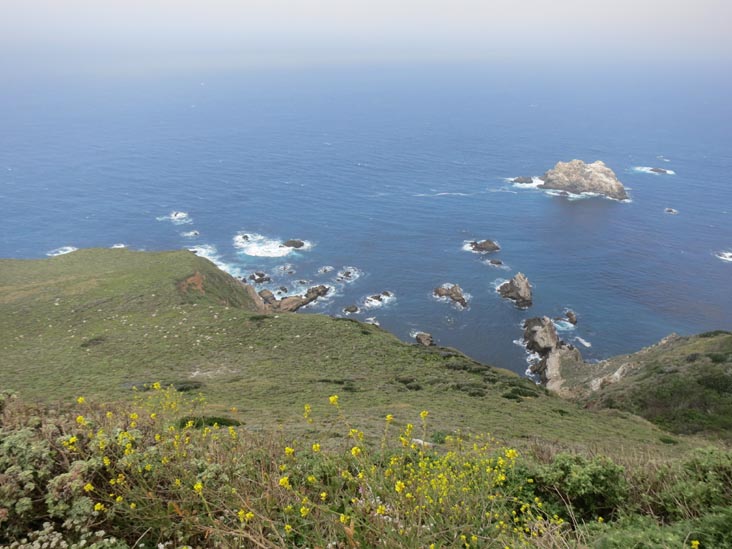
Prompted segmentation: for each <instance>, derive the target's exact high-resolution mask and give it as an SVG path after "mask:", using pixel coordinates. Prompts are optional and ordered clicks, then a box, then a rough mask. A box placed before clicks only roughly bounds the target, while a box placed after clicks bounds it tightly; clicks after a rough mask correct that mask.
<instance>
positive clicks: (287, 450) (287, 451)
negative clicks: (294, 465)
mask: <svg viewBox="0 0 732 549" xmlns="http://www.w3.org/2000/svg"><path fill="white" fill-rule="evenodd" d="M294 453H295V449H294V448H290V447H289V446H286V447H285V455H286V456H291V455H293V454H294Z"/></svg>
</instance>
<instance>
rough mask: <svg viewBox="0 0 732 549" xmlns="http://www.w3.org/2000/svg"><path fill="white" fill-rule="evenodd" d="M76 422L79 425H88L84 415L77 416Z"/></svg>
mask: <svg viewBox="0 0 732 549" xmlns="http://www.w3.org/2000/svg"><path fill="white" fill-rule="evenodd" d="M76 423H78V424H79V425H82V426H83V425H86V418H84V416H76Z"/></svg>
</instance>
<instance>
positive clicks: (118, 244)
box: [110, 242, 127, 250]
mask: <svg viewBox="0 0 732 549" xmlns="http://www.w3.org/2000/svg"><path fill="white" fill-rule="evenodd" d="M126 247H127V244H123V243H122V242H118V243H117V244H112V245H111V246H110V248H112V249H113V250H118V249H120V248H126Z"/></svg>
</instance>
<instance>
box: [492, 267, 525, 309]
mask: <svg viewBox="0 0 732 549" xmlns="http://www.w3.org/2000/svg"><path fill="white" fill-rule="evenodd" d="M498 293H499V294H501V296H502V297H505V298H506V299H510V300H512V301H514V302H515V303H516V306H517V307H519V308H520V309H527V308H529V307H531V304H532V303H533V295H532V292H531V284H529V279H528V278H526V275H524V274H523V273H518V274H517V275H516V276H514V277H513V278H512V279H511V280H509V281H508V282H504V283H503V284H501V285H500V286H499V287H498Z"/></svg>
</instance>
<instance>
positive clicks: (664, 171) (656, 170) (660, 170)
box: [650, 168, 672, 175]
mask: <svg viewBox="0 0 732 549" xmlns="http://www.w3.org/2000/svg"><path fill="white" fill-rule="evenodd" d="M650 171H652V172H653V173H658V174H662V175H669V174H671V173H672V172H671V170H667V169H665V168H651V170H650Z"/></svg>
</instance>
